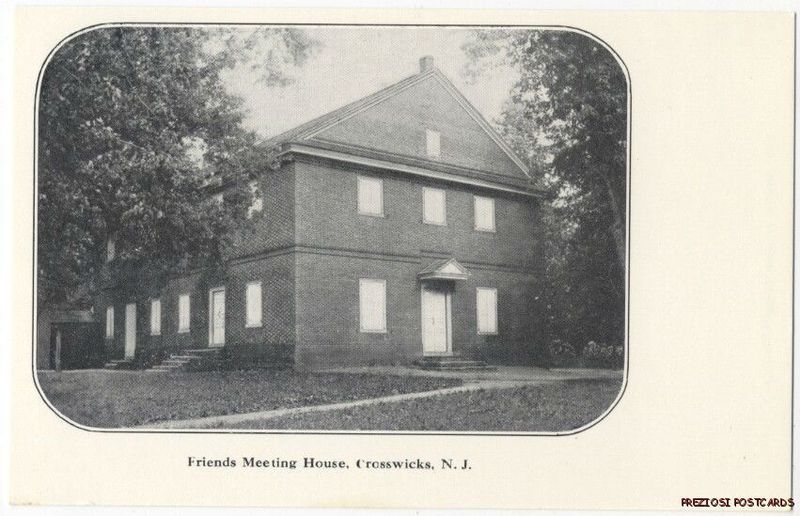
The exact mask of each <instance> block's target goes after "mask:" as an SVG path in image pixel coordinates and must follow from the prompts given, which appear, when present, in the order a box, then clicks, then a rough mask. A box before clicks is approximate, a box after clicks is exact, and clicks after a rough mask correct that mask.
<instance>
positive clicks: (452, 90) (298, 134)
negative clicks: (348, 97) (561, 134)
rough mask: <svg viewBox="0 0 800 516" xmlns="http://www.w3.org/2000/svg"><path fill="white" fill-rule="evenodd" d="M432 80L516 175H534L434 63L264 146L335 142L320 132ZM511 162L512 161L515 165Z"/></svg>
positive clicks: (290, 131)
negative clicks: (513, 169)
mask: <svg viewBox="0 0 800 516" xmlns="http://www.w3.org/2000/svg"><path fill="white" fill-rule="evenodd" d="M429 79H433V80H434V81H436V83H437V84H439V85H440V86H441V87H442V88H443V89H444V90H445V91H446V92H447V94H448V95H449V96H450V97H451V98H452V99H453V100H454V101H455V102H456V103H458V105H459V106H461V108H462V109H463V110H464V111H465V112H466V113H467V114H468V115H469V117H470V118H471V119H472V120H474V122H475V123H476V124H477V125H478V126H479V127H480V128H481V129H482V130H483V133H485V134H486V135H487V136H488V137H489V138H490V139H491V141H493V142H494V144H495V145H496V146H497V148H499V149H500V150H501V151H502V153H501V154H498V156H502V155H503V154H504V155H505V156H506V157H507V159H508V160H509V161H508V163H509V165H507V166H512V167H516V169H517V170H518V174H519V175H518V176H517V177H518V178H519V179H520V180H529V179H530V177H531V176H530V173H529V170H528V167H527V166H526V165H525V163H523V162H522V160H520V159H519V157H517V156H516V154H515V153H514V151H513V150H512V149H511V148H510V147H509V146H508V144H506V143H505V141H504V140H503V139H502V138H501V137H500V136H499V135H498V134H497V132H496V131H495V130H494V129H493V128H492V126H491V125H490V124H489V123H488V122H487V121H486V119H485V118H484V117H483V116H482V115H481V114H480V113H479V112H478V110H477V109H475V107H474V106H473V105H472V104H471V103H470V102H469V101H468V100H467V99H466V98H465V97H464V96H463V95H462V94H461V92H459V91H458V89H457V88H456V87H455V86H454V85H453V83H452V82H451V81H450V80H449V79H448V78H447V77H446V76H445V75H444V74H443V73H442V72H441V71H440V70H439V69H437V68H436V67H433V66H431V67H430V68H429V69H427V70H425V71H422V72H420V73H418V74H414V75H412V76H410V77H406V78H405V79H403V80H401V81H399V82H397V83H395V84H392V85H391V86H388V87H386V88H383V89H382V90H379V91H377V92H375V93H373V94H371V95H368V96H366V97H364V98H361V99H359V100H356V101H355V102H351V103H350V104H347V105H345V106H342V107H340V108H338V109H336V110H334V111H331V112H329V113H327V114H325V115H322V116H320V117H317V118H315V119H313V120H310V121H308V122H306V123H304V124H301V125H299V126H297V127H295V128H293V129H291V130H289V131H286V132H284V133H281V134H279V135H277V136H274V137H272V138H270V139H268V140H266V141H264V142H263V144H262V145H264V146H265V147H267V148H270V149H271V148H274V147H277V146H279V145H282V144H285V143H302V144H304V145H324V144H330V143H332V142H331V141H329V140H327V139H326V137H325V136H326V135H320V133H323V132H325V131H328V133H330V130H332V129H333V128H335V127H336V126H338V125H341V124H342V123H343V122H345V121H347V120H349V119H350V118H352V117H355V116H356V115H358V114H359V113H362V112H364V111H365V110H368V109H369V108H371V107H373V106H377V105H379V104H381V103H383V102H385V101H388V100H390V99H393V98H396V97H397V96H398V95H400V94H401V93H402V92H403V91H405V90H407V89H408V88H411V87H413V86H415V85H417V84H420V83H422V82H423V81H427V80H429ZM461 116H463V115H461ZM353 147H354V148H356V147H357V145H354V146H353ZM504 159H505V158H504ZM431 162H432V163H435V161H433V160H431ZM510 163H513V165H511V164H510ZM476 170H479V169H476ZM484 171H485V172H490V173H491V172H492V171H486V170H484Z"/></svg>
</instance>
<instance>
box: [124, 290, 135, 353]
mask: <svg viewBox="0 0 800 516" xmlns="http://www.w3.org/2000/svg"><path fill="white" fill-rule="evenodd" d="M135 354H136V303H129V304H127V305H125V358H133V356H134V355H135Z"/></svg>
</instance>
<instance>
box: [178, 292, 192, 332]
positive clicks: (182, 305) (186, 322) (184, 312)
mask: <svg viewBox="0 0 800 516" xmlns="http://www.w3.org/2000/svg"><path fill="white" fill-rule="evenodd" d="M191 313H192V298H191V297H189V295H188V294H182V295H181V296H180V297H179V298H178V333H186V332H188V331H189V327H190V326H191V321H192V317H191Z"/></svg>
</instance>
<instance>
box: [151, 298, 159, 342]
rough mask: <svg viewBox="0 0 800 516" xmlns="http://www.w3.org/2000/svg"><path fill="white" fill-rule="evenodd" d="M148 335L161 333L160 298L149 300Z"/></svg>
mask: <svg viewBox="0 0 800 516" xmlns="http://www.w3.org/2000/svg"><path fill="white" fill-rule="evenodd" d="M150 335H161V300H160V299H151V300H150Z"/></svg>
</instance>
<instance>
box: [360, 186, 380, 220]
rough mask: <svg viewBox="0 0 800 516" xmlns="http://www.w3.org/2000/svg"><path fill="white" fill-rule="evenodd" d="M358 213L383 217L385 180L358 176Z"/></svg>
mask: <svg viewBox="0 0 800 516" xmlns="http://www.w3.org/2000/svg"><path fill="white" fill-rule="evenodd" d="M358 213H360V214H362V215H372V216H377V217H382V216H383V180H382V179H377V178H374V177H363V176H358Z"/></svg>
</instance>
